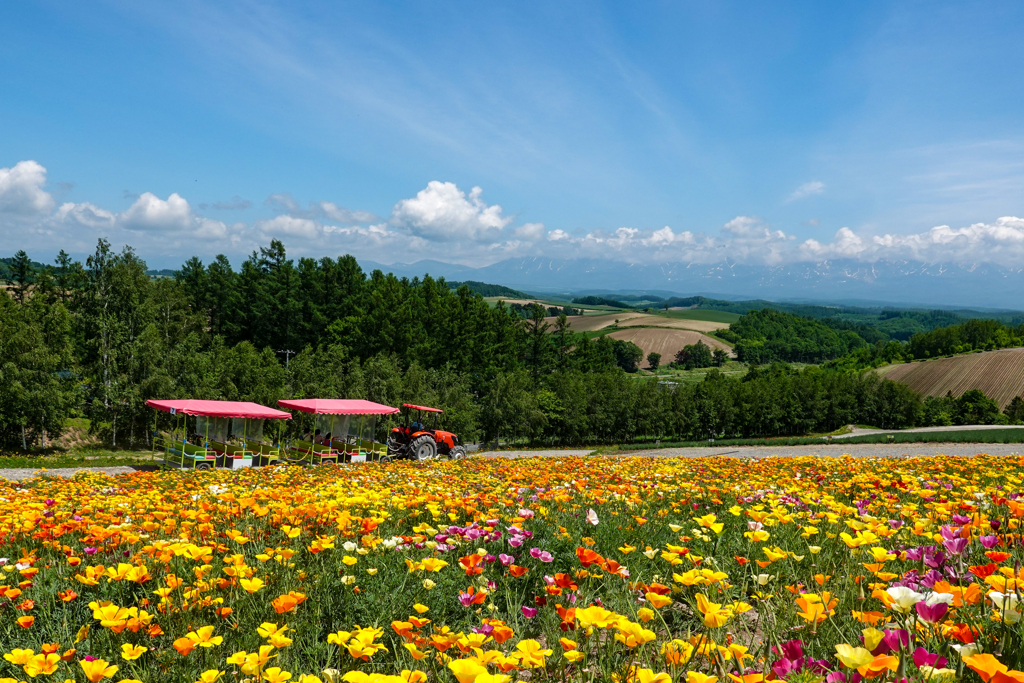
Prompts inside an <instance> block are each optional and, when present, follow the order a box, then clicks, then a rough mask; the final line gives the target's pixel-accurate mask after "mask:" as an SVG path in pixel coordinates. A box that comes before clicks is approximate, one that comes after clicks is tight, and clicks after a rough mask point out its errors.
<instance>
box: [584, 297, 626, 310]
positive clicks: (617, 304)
mask: <svg viewBox="0 0 1024 683" xmlns="http://www.w3.org/2000/svg"><path fill="white" fill-rule="evenodd" d="M572 303H574V304H580V305H581V306H610V307H612V308H630V305H629V304H625V303H622V302H621V301H616V300H615V299H606V298H604V297H603V296H578V297H576V298H575V299H573V300H572Z"/></svg>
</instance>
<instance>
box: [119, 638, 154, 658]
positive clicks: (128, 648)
mask: <svg viewBox="0 0 1024 683" xmlns="http://www.w3.org/2000/svg"><path fill="white" fill-rule="evenodd" d="M147 650H149V648H148V647H143V646H141V645H130V644H128V643H125V644H124V645H122V646H121V658H122V659H125V660H127V661H129V662H130V661H133V660H135V659H138V658H139V657H141V656H142V655H143V654H144V653H145V652H146V651H147Z"/></svg>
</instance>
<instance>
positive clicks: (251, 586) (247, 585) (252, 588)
mask: <svg viewBox="0 0 1024 683" xmlns="http://www.w3.org/2000/svg"><path fill="white" fill-rule="evenodd" d="M239 583H240V584H242V588H244V589H245V592H246V593H255V592H257V591H258V590H259V589H261V588H263V587H264V586H265V585H266V584H265V583H263V580H262V579H258V578H255V579H240V580H239Z"/></svg>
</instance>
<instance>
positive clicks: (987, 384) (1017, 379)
mask: <svg viewBox="0 0 1024 683" xmlns="http://www.w3.org/2000/svg"><path fill="white" fill-rule="evenodd" d="M879 372H880V373H881V374H883V375H885V376H886V377H888V378H889V379H891V380H894V381H896V382H899V383H901V384H906V385H907V386H908V387H910V388H911V389H913V390H914V391H917V392H918V393H920V394H923V395H924V396H945V395H946V392H947V391H951V392H953V395H954V396H959V395H960V394H962V393H964V392H965V391H967V390H968V389H980V390H982V391H984V392H985V395H986V396H988V397H989V398H991V399H993V400H995V401H996V402H997V403H998V404H999V408H1000V409H1002V408H1005V407H1006V405H1007V404H1008V403H1009V402H1010V401H1011V400H1012V399H1013V397H1014V396H1020V395H1022V394H1024V348H1019V349H1000V350H999V351H986V352H984V353H969V354H967V355H964V356H953V357H952V358H937V359H935V360H926V361H919V362H915V363H906V364H903V365H891V366H889V367H887V368H882V369H881V370H880V371H879Z"/></svg>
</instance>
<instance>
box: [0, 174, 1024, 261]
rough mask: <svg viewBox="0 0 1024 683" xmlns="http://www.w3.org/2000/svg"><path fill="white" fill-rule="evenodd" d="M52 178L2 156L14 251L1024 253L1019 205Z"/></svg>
mask: <svg viewBox="0 0 1024 683" xmlns="http://www.w3.org/2000/svg"><path fill="white" fill-rule="evenodd" d="M46 182H47V180H46V168H45V167H43V166H42V165H41V164H39V163H38V162H36V161H20V162H18V163H17V164H15V165H14V166H12V167H10V168H0V236H2V237H3V241H4V243H5V244H7V245H8V247H7V251H14V250H15V249H18V248H25V249H46V250H51V251H52V250H54V249H57V248H61V247H63V248H65V249H67V250H68V251H89V250H91V248H92V245H93V244H94V243H95V240H96V239H97V238H99V237H106V238H108V239H110V240H111V241H112V242H114V243H115V244H116V243H118V242H122V243H127V244H132V245H133V246H135V247H136V248H137V249H139V251H140V252H141V253H143V254H150V253H152V252H154V251H158V250H159V253H161V254H174V255H176V256H177V255H184V256H187V255H192V254H194V253H201V254H203V255H207V256H209V255H212V254H215V253H218V252H223V253H228V254H243V253H246V252H248V251H251V250H252V249H254V248H255V247H256V246H258V245H261V244H266V243H267V242H268V241H269V240H270V239H272V238H279V239H281V240H282V241H283V242H284V243H285V245H286V246H287V247H288V248H289V250H290V251H292V252H294V253H297V254H309V255H316V256H320V255H325V254H332V253H342V252H349V253H353V254H355V255H357V256H361V257H364V258H372V259H374V260H378V261H382V262H391V261H396V260H398V261H410V260H418V259H420V258H437V259H440V260H445V261H459V262H464V263H469V264H472V265H485V264H488V263H493V262H495V261H499V260H501V259H504V258H509V257H515V256H529V255H538V254H543V255H545V256H557V257H562V258H572V257H584V256H585V257H591V258H610V259H615V260H621V261H627V262H641V261H642V262H648V263H649V262H675V263H679V262H693V263H714V262H719V261H722V260H725V259H727V258H728V259H730V260H733V261H737V262H741V263H754V264H766V265H777V264H781V263H787V262H794V261H821V260H826V259H837V258H852V259H858V260H862V261H876V260H899V259H909V260H919V261H925V262H929V263H938V262H956V263H961V264H963V263H979V262H991V263H998V264H1000V265H1004V266H1019V264H1021V263H1022V262H1024V219H1022V218H1016V217H1011V216H1006V217H1002V218H998V219H997V220H995V221H994V222H993V223H976V224H973V225H970V226H967V227H962V228H951V227H950V226H947V225H940V226H937V227H934V228H932V229H930V230H928V231H926V232H922V233H906V234H891V233H890V234H882V235H870V234H866V233H858V232H855V231H854V230H852V229H850V228H848V227H843V228H840V229H839V230H838V231H837V232H836V234H835V236H834V237H833V239H832V241H830V242H822V241H819V240H817V239H803V240H801V239H798V238H797V236H796V235H792V234H787V233H786V232H784V231H782V230H778V229H774V228H772V227H771V226H770V225H769V224H768V223H766V222H765V221H763V220H761V219H759V218H757V217H753V216H737V217H735V218H733V219H732V220H730V221H728V222H726V223H725V224H724V225H722V226H721V228H720V229H719V230H718V231H716V232H714V233H702V232H693V231H689V230H682V231H676V230H674V229H673V228H671V227H670V226H665V227H663V228H659V229H657V230H647V231H645V230H640V229H637V228H632V227H620V228H618V229H615V230H611V231H608V230H600V229H597V230H591V231H589V232H586V231H572V232H570V231H566V230H564V229H560V228H558V229H548V228H547V227H546V226H545V225H544V224H543V223H539V222H530V223H520V222H518V221H517V219H516V217H515V216H514V215H509V214H507V213H505V211H504V209H503V208H502V207H501V206H500V205H499V204H488V203H487V202H486V201H485V200H484V198H483V190H482V189H481V188H479V187H473V188H472V189H470V190H469V192H465V191H463V190H462V189H460V188H459V187H457V186H456V185H455V184H454V183H450V182H440V181H436V180H434V181H430V182H429V183H428V184H427V186H426V187H425V188H424V189H422V190H420V191H419V192H418V193H417V194H416V196H415V197H411V198H408V199H402V200H399V201H398V202H397V203H396V204H395V205H394V207H393V208H392V209H391V213H390V215H389V216H387V217H386V218H382V217H380V216H377V215H375V214H373V213H371V212H368V211H355V210H349V209H346V208H343V207H339V206H337V205H336V204H334V203H332V202H329V201H319V202H311V203H309V204H308V205H307V206H305V207H303V206H302V205H301V204H300V203H299V202H297V201H296V200H295V199H294V198H293V197H292V196H291V195H289V194H275V195H271V196H270V197H268V198H267V200H266V201H265V202H264V209H265V211H266V212H267V213H270V214H273V215H271V216H269V217H264V218H257V219H255V220H252V221H250V222H242V221H239V222H234V223H230V224H229V223H225V222H223V221H220V220H216V219H213V218H209V217H207V216H204V215H202V214H200V213H198V212H197V211H196V209H195V208H194V207H193V205H191V204H190V203H189V202H188V200H187V199H185V198H184V197H182V196H181V195H179V194H177V193H173V194H171V195H170V196H168V197H167V198H166V199H161V198H160V197H158V196H156V195H154V194H152V193H150V192H145V193H143V194H142V195H140V196H139V197H138V198H136V199H135V201H134V202H133V203H132V204H131V206H129V207H128V208H127V209H125V210H123V211H120V212H115V211H110V210H108V209H105V208H102V207H100V206H96V205H95V204H92V203H90V202H80V203H74V202H64V203H62V204H60V205H58V203H57V201H56V199H55V198H54V197H53V195H52V194H50V192H48V191H47V189H46ZM823 190H824V185H823V184H822V183H820V182H818V181H814V182H810V183H805V184H804V185H802V186H801V187H799V188H798V189H797V190H796V191H795V192H794V193H793V195H791V197H790V200H795V199H800V198H802V197H806V196H810V195H812V194H820V193H821V192H822V191H823ZM218 204H220V205H221V206H220V207H218ZM203 206H206V205H203ZM210 206H213V207H214V208H220V209H221V210H245V209H248V208H249V207H250V206H251V202H248V200H243V199H241V198H239V197H234V198H232V200H231V201H230V202H225V203H216V204H212V205H210ZM69 247H70V248H69Z"/></svg>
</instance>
